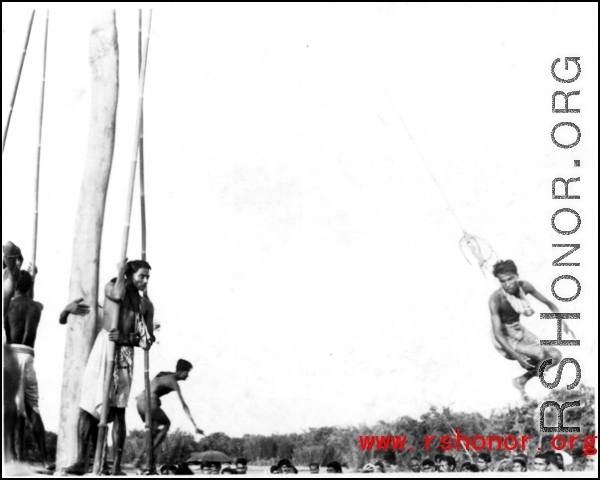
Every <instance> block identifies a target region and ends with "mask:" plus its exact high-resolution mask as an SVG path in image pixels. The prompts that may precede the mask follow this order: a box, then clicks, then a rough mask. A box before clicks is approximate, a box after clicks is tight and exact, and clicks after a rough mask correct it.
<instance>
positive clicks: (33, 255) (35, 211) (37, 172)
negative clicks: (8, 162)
mask: <svg viewBox="0 0 600 480" xmlns="http://www.w3.org/2000/svg"><path fill="white" fill-rule="evenodd" d="M49 21H50V11H49V10H46V29H45V32H44V56H43V68H42V100H41V102H40V121H39V123H38V125H39V128H38V146H37V160H36V165H35V189H34V191H35V200H34V207H33V248H32V250H31V252H32V253H31V265H32V268H31V270H32V272H31V275H32V276H33V278H34V279H35V275H36V268H35V265H36V261H37V239H38V218H39V211H38V210H39V203H40V165H41V159H42V132H43V125H44V100H45V98H46V60H47V58H48V23H49Z"/></svg>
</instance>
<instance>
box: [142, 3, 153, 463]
mask: <svg viewBox="0 0 600 480" xmlns="http://www.w3.org/2000/svg"><path fill="white" fill-rule="evenodd" d="M138 23H139V28H138V74H139V73H140V71H141V68H142V10H141V9H140V12H139V21H138ZM139 141H140V150H139V155H140V212H141V220H142V260H144V261H146V260H147V255H146V238H147V229H146V180H145V170H144V169H145V163H144V111H143V106H142V113H141V118H140V140H139ZM144 294H147V292H145V293H144ZM144 389H145V392H146V452H147V455H148V465H147V468H146V475H156V474H157V472H156V459H155V458H154V439H153V438H152V395H151V392H150V351H149V350H144Z"/></svg>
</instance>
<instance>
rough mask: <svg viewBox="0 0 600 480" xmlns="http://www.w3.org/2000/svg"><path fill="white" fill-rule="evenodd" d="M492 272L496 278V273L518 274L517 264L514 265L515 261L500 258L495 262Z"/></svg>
mask: <svg viewBox="0 0 600 480" xmlns="http://www.w3.org/2000/svg"><path fill="white" fill-rule="evenodd" d="M492 273H493V274H494V277H496V278H498V275H502V274H504V273H514V274H515V275H518V274H519V272H518V270H517V265H515V262H513V261H512V260H500V261H498V262H496V264H495V265H494V268H493V270H492Z"/></svg>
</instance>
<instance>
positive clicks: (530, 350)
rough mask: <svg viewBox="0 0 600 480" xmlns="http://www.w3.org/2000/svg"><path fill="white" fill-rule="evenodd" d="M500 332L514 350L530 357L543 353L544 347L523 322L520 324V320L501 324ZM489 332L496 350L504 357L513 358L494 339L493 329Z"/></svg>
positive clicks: (538, 356)
mask: <svg viewBox="0 0 600 480" xmlns="http://www.w3.org/2000/svg"><path fill="white" fill-rule="evenodd" d="M502 332H503V333H504V336H505V337H506V340H507V341H508V344H509V345H510V346H511V348H512V349H513V350H514V351H515V352H517V353H520V354H522V355H525V356H527V357H530V358H540V357H542V356H543V355H544V347H542V346H541V345H540V339H539V338H538V337H536V336H535V335H534V334H533V333H531V332H530V331H529V330H527V329H526V328H525V327H524V326H523V324H521V322H515V323H510V324H503V325H502ZM491 334H492V342H493V343H494V347H495V348H496V350H498V352H499V353H500V354H501V355H503V356H505V357H506V358H508V359H510V360H514V359H513V358H512V357H511V356H510V355H509V354H508V353H506V351H505V350H504V348H502V345H500V343H499V342H498V340H496V336H495V335H494V332H493V331H492V332H491Z"/></svg>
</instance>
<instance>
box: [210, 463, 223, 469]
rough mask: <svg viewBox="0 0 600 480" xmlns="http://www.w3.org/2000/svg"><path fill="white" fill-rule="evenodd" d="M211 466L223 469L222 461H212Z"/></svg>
mask: <svg viewBox="0 0 600 480" xmlns="http://www.w3.org/2000/svg"><path fill="white" fill-rule="evenodd" d="M210 466H211V467H217V468H218V469H219V471H221V462H210Z"/></svg>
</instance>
